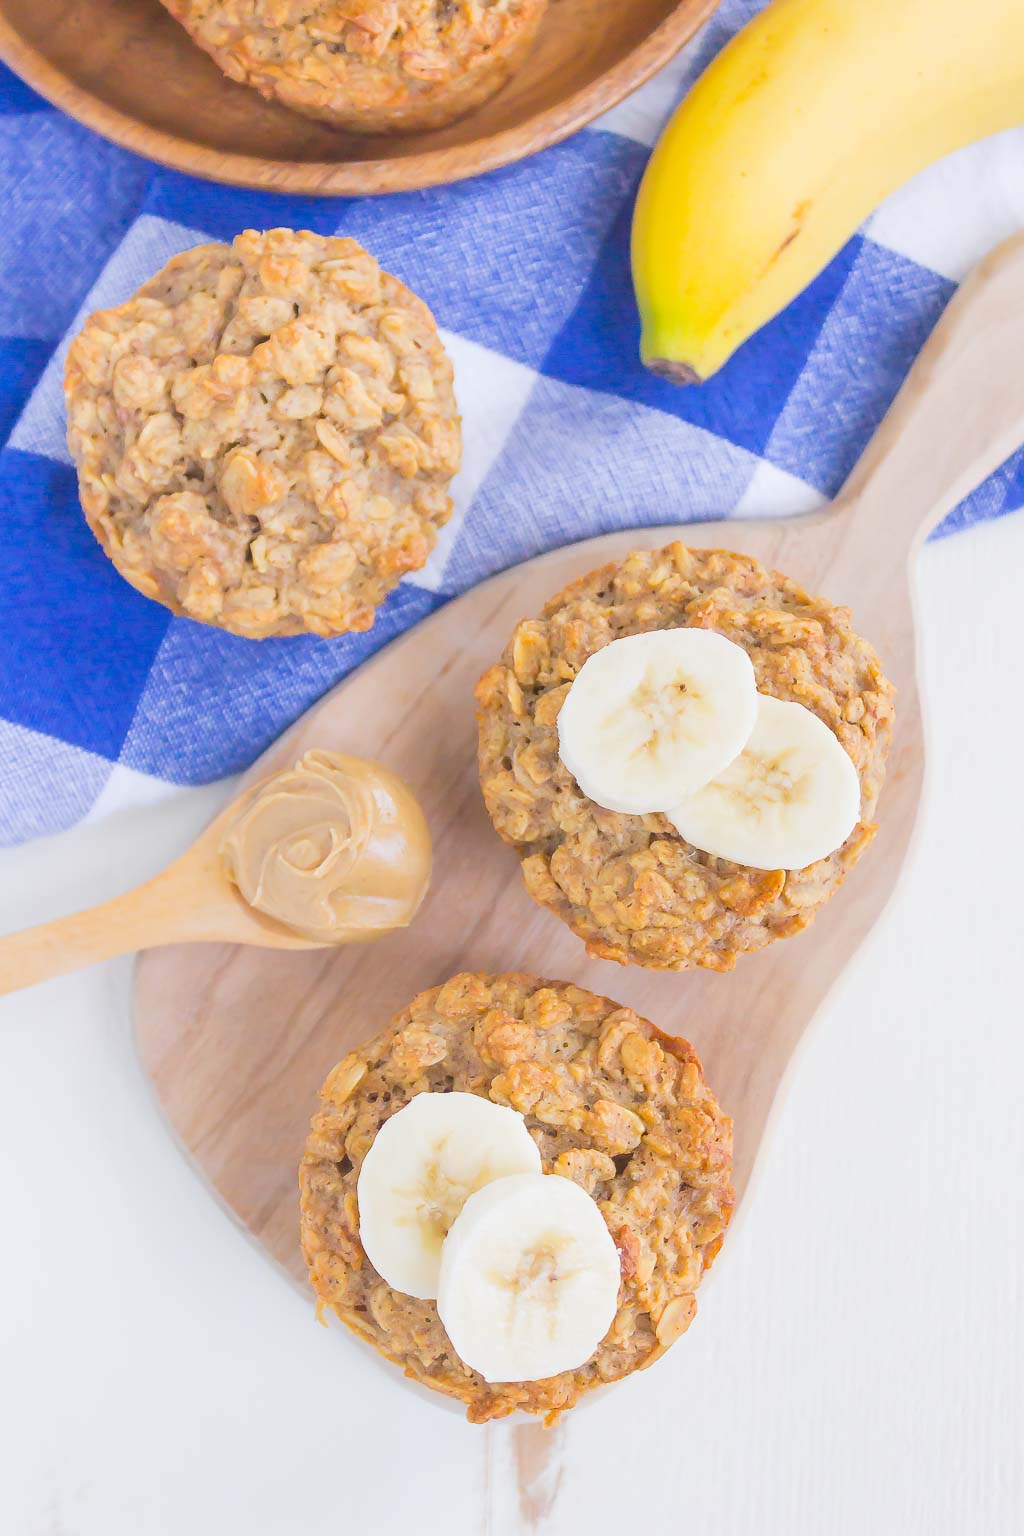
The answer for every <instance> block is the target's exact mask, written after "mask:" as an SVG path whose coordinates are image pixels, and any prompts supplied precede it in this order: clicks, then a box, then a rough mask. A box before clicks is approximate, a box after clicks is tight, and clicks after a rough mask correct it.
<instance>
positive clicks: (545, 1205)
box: [299, 973, 734, 1423]
mask: <svg viewBox="0 0 1024 1536" xmlns="http://www.w3.org/2000/svg"><path fill="white" fill-rule="evenodd" d="M731 1171H732V1122H731V1121H730V1120H729V1119H728V1118H727V1117H726V1116H725V1115H723V1113H722V1111H721V1110H720V1108H719V1106H718V1103H717V1101H716V1099H715V1097H714V1095H713V1094H712V1092H711V1090H710V1089H709V1087H708V1086H707V1084H706V1083H705V1081H704V1076H703V1073H702V1071H701V1065H700V1062H699V1061H698V1059H697V1056H696V1054H695V1052H694V1051H693V1048H692V1047H691V1046H690V1045H688V1044H687V1042H686V1041H685V1040H680V1039H677V1038H675V1037H670V1036H668V1035H664V1034H662V1032H661V1031H660V1030H659V1029H657V1028H655V1026H654V1025H653V1024H650V1023H648V1022H647V1020H646V1019H643V1018H641V1017H640V1016H639V1015H638V1014H637V1013H635V1012H634V1011H633V1010H632V1009H631V1008H623V1007H620V1006H619V1005H618V1004H616V1003H614V1002H612V1001H611V1000H610V999H608V998H606V997H598V996H596V995H595V994H594V993H592V992H588V991H586V990H584V989H583V988H582V987H578V986H572V985H569V984H567V983H563V982H555V981H541V980H538V979H537V978H536V977H534V976H527V975H496V976H491V975H479V974H475V973H464V974H462V975H458V976H454V977H453V978H452V979H451V980H450V981H448V982H446V983H445V984H444V985H443V986H440V987H434V988H432V989H431V990H430V991H427V992H422V993H420V995H419V996H418V997H415V998H414V999H413V1000H412V1002H411V1003H410V1004H409V1006H408V1007H407V1008H405V1009H404V1010H403V1011H402V1012H401V1013H400V1014H399V1015H398V1017H397V1018H395V1019H394V1020H393V1021H392V1023H391V1024H390V1025H389V1026H388V1028H387V1029H385V1030H384V1031H383V1032H382V1033H380V1034H379V1035H377V1036H376V1037H375V1038H374V1039H372V1040H370V1041H368V1042H367V1043H366V1044H365V1045H362V1046H359V1047H358V1048H357V1049H356V1050H354V1051H352V1052H351V1053H350V1054H349V1055H348V1056H346V1057H345V1058H344V1059H343V1060H342V1061H341V1062H339V1064H338V1065H337V1066H336V1067H335V1068H334V1070H333V1071H332V1072H331V1073H330V1075H329V1076H328V1078H327V1080H326V1082H325V1083H324V1085H323V1087H322V1089H321V1090H320V1104H319V1107H318V1109H317V1111H316V1113H315V1114H314V1116H313V1121H312V1126H311V1129H310V1133H309V1137H308V1139H307V1142H306V1150H305V1156H304V1158H303V1161H302V1166H301V1169H300V1174H299V1182H300V1188H301V1208H302V1248H303V1253H304V1255H305V1259H306V1263H307V1265H308V1268H309V1276H310V1280H311V1282H312V1285H313V1289H314V1291H315V1292H316V1296H317V1301H318V1306H320V1307H321V1308H329V1309H330V1310H332V1311H333V1312H334V1313H336V1314H337V1316H338V1317H340V1318H341V1320H342V1321H343V1322H344V1323H345V1324H346V1325H347V1326H348V1327H349V1328H351V1329H352V1330H353V1331H354V1332H355V1333H357V1334H359V1335H360V1336H361V1337H362V1338H363V1339H365V1340H366V1341H367V1342H368V1343H370V1344H372V1345H373V1347H374V1348H375V1349H377V1350H378V1351H379V1352H380V1353H381V1354H383V1355H384V1356H386V1358H388V1359H389V1360H392V1361H394V1363H395V1364H396V1365H399V1366H401V1367H402V1368H403V1369H404V1371H405V1374H406V1375H407V1376H409V1377H411V1378H412V1379H413V1380H414V1381H416V1382H419V1383H421V1384H422V1385H423V1386H426V1387H430V1388H433V1389H434V1390H435V1391H437V1392H441V1393H445V1394H447V1395H448V1396H450V1397H453V1398H456V1399H457V1400H459V1401H460V1402H462V1403H463V1404H464V1405H465V1407H466V1411H467V1416H468V1417H469V1419H470V1420H471V1421H472V1422H474V1423H483V1422H485V1421H486V1420H489V1419H495V1418H503V1417H505V1416H506V1415H507V1414H510V1413H513V1412H515V1411H516V1410H517V1409H522V1410H524V1411H526V1412H528V1413H535V1414H542V1415H544V1416H545V1417H546V1418H547V1420H548V1421H549V1422H551V1421H552V1420H554V1419H555V1418H557V1417H558V1415H559V1414H560V1413H562V1412H563V1411H565V1410H566V1409H568V1408H571V1407H572V1406H573V1405H574V1404H575V1403H576V1402H577V1401H578V1400H579V1398H580V1397H581V1396H582V1395H583V1394H584V1393H586V1392H589V1391H590V1390H591V1389H592V1388H595V1387H599V1386H602V1385H605V1384H607V1383H611V1382H615V1381H620V1380H622V1379H623V1378H624V1377H626V1376H628V1375H631V1374H632V1372H634V1371H637V1370H641V1369H643V1368H644V1367H645V1366H648V1365H651V1364H652V1363H653V1362H654V1361H655V1360H656V1359H658V1358H659V1357H660V1356H661V1355H663V1354H664V1353H665V1351H666V1350H667V1349H668V1348H669V1347H670V1345H672V1344H673V1343H674V1342H675V1341H676V1339H678V1338H679V1337H680V1335H681V1334H682V1333H684V1332H685V1331H686V1329H687V1328H688V1327H689V1325H690V1323H691V1321H692V1319H693V1317H694V1314H695V1312H696V1310H697V1301H696V1295H695V1292H696V1289H697V1287H698V1285H699V1283H700V1280H701V1277H702V1275H703V1274H704V1273H705V1272H706V1271H707V1270H708V1269H709V1268H710V1267H711V1264H712V1262H713V1260H714V1258H715V1256H716V1254H717V1253H718V1250H719V1248H720V1247H721V1244H722V1239H723V1235H724V1233H725V1229H726V1226H727V1225H728V1222H729V1218H730V1216H731V1214H732V1209H733V1200H734V1196H733V1188H732V1182H731Z"/></svg>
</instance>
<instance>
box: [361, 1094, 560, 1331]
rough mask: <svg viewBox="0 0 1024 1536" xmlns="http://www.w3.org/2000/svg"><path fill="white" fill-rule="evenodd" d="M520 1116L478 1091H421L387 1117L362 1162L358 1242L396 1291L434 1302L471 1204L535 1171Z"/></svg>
mask: <svg viewBox="0 0 1024 1536" xmlns="http://www.w3.org/2000/svg"><path fill="white" fill-rule="evenodd" d="M540 1168H541V1160H540V1153H539V1152H538V1150H537V1146H536V1143H535V1142H534V1140H533V1137H532V1136H531V1135H530V1133H529V1131H528V1130H527V1129H526V1122H525V1121H524V1119H523V1117H522V1115H520V1114H519V1113H517V1111H516V1110H514V1109H506V1108H504V1106H503V1105H501V1104H492V1103H491V1101H490V1099H482V1098H480V1097H479V1096H478V1095H477V1094H475V1093H420V1094H417V1096H416V1097H415V1098H414V1099H412V1100H411V1101H410V1102H409V1103H408V1104H406V1106H405V1107H404V1109H400V1110H399V1111H398V1113H397V1114H395V1115H392V1116H391V1118H390V1120H385V1122H384V1124H383V1125H382V1126H381V1128H380V1130H379V1131H378V1132H377V1135H376V1137H375V1139H374V1141H373V1145H372V1146H371V1147H370V1150H369V1151H368V1152H367V1154H366V1156H365V1157H364V1158H363V1164H362V1167H361V1168H360V1170H359V1181H358V1184H357V1186H356V1193H357V1196H358V1201H359V1238H360V1241H361V1242H362V1245H363V1247H364V1249H365V1250H366V1253H367V1256H368V1258H369V1260H370V1263H371V1264H372V1265H373V1267H374V1269H375V1270H376V1271H377V1273H378V1274H379V1275H381V1276H382V1277H383V1278H384V1279H385V1280H386V1281H387V1283H388V1285H390V1286H392V1287H393V1288H394V1289H395V1290H396V1291H404V1293H405V1294H406V1295H407V1296H418V1297H420V1298H421V1300H424V1301H432V1300H433V1299H434V1297H435V1296H436V1295H437V1283H438V1272H439V1269H440V1264H441V1244H442V1243H443V1242H444V1239H445V1235H446V1234H447V1232H448V1228H449V1227H450V1226H451V1224H452V1222H453V1221H454V1220H455V1218H456V1217H457V1216H458V1214H459V1212H460V1211H461V1210H462V1207H463V1205H464V1203H465V1201H466V1199H467V1198H468V1197H469V1196H470V1195H471V1194H473V1193H474V1191H476V1190H478V1189H482V1188H483V1186H484V1185H485V1184H488V1183H490V1181H491V1180H492V1179H500V1178H504V1177H505V1176H506V1175H507V1174H513V1173H537V1174H539V1172H540Z"/></svg>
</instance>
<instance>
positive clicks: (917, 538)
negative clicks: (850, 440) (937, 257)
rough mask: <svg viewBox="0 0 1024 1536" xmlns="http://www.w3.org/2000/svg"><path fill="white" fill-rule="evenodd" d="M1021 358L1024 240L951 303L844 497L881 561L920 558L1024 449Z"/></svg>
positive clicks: (994, 259) (1011, 243)
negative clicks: (888, 553) (959, 509)
mask: <svg viewBox="0 0 1024 1536" xmlns="http://www.w3.org/2000/svg"><path fill="white" fill-rule="evenodd" d="M1022 358H1024V234H1020V235H1014V236H1012V237H1011V238H1010V239H1009V240H1006V241H1004V242H1003V244H1002V245H999V246H997V247H996V248H995V250H994V251H991V252H990V253H989V255H988V256H986V257H985V258H984V260H982V261H981V262H979V264H978V265H977V266H976V267H975V268H974V271H973V272H972V273H971V274H970V276H969V277H968V278H967V279H966V281H965V282H964V283H963V284H962V285H961V287H960V289H959V290H958V292H957V293H955V294H954V295H953V298H952V299H951V300H950V302H949V304H948V306H947V308H946V311H945V313H944V314H943V316H942V318H941V319H940V320H939V323H938V325H936V327H935V329H934V330H933V331H932V334H931V336H930V337H929V338H928V340H927V341H926V342H925V344H924V346H923V348H922V349H921V352H920V354H919V355H918V358H917V361H916V362H915V363H914V366H913V368H912V369H911V371H910V373H909V375H908V377H907V379H906V382H905V383H904V385H903V388H902V389H901V390H900V392H899V394H898V395H897V396H896V399H895V400H894V402H893V404H892V406H891V408H890V410H889V413H888V415H887V416H886V418H885V420H884V421H883V422H882V425H881V426H880V427H879V429H878V431H877V432H876V433H875V435H874V437H873V438H872V439H871V442H870V443H869V445H868V447H867V449H866V450H865V452H864V454H863V456H862V458H861V459H860V461H859V463H858V464H857V466H856V468H855V469H854V471H853V473H852V474H851V475H850V477H849V479H848V480H847V482H846V484H845V485H844V487H843V489H842V491H841V492H840V494H839V497H838V498H837V501H836V506H837V508H846V509H847V510H849V511H855V513H856V522H855V529H856V531H855V533H853V535H852V536H853V538H855V539H856V540H857V541H862V540H863V541H865V547H871V548H873V549H874V551H875V554H876V558H878V557H879V555H880V553H881V552H883V551H885V550H886V549H892V548H893V547H894V546H902V547H903V548H905V549H906V550H908V551H909V552H910V553H911V554H913V553H914V552H915V551H916V549H917V548H918V547H919V545H920V544H921V543H923V541H924V540H925V539H926V538H927V536H928V534H929V533H931V531H932V529H933V528H934V527H935V526H936V525H937V524H938V523H940V522H941V521H942V519H943V518H944V517H945V516H946V514H947V513H948V512H951V511H952V510H953V508H954V507H955V506H956V505H957V504H958V503H959V502H960V501H962V500H963V498H964V497H965V496H967V495H968V494H969V493H970V492H971V491H973V490H974V488H975V487H976V486H977V485H980V483H981V481H982V480H984V479H985V477H986V476H987V475H990V474H991V473H992V471H993V470H995V469H998V467H999V465H1000V464H1002V463H1003V462H1004V460H1005V459H1007V458H1008V457H1009V456H1010V454H1011V453H1012V452H1013V451H1014V449H1016V448H1017V447H1019V446H1020V444H1021V443H1022V442H1024V386H1022V384H1021V359H1022ZM867 541H870V546H869V545H868V543H867Z"/></svg>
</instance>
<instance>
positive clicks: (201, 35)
mask: <svg viewBox="0 0 1024 1536" xmlns="http://www.w3.org/2000/svg"><path fill="white" fill-rule="evenodd" d="M717 3H718V0H632V3H630V4H628V5H623V4H621V3H619V0H365V3H362V4H360V5H358V6H351V5H347V4H345V3H344V0H309V3H303V4H301V5H295V4H282V3H281V0H245V3H244V4H242V3H239V0H164V3H161V0H118V4H117V5H111V4H109V0H75V3H73V4H68V3H67V0H0V57H2V58H3V59H4V60H5V61H6V62H7V63H8V64H9V65H10V66H11V67H12V68H13V69H14V70H16V71H17V72H18V74H20V75H21V76H22V78H23V79H25V80H27V81H28V83H29V84H30V85H32V86H34V87H35V88H36V90H38V91H40V92H41V93H42V94H43V95H44V96H46V97H47V98H48V99H49V100H50V101H52V102H53V103H54V104H55V105H56V106H58V107H61V108H62V109H63V110H64V111H66V112H69V113H70V114H71V115H72V116H73V117H77V118H78V119H79V120H80V121H82V122H84V123H86V124H87V125H88V126H89V127H91V128H94V129H96V131H97V132H99V133H102V134H104V135H106V137H107V138H110V139H113V140H114V141H115V142H116V143H119V144H122V145H124V146H125V147H126V148H128V149H131V150H134V151H135V152H136V153H139V154H143V155H147V156H149V157H150V158H151V159H154V160H159V161H161V162H162V163H163V164H166V165H171V166H173V167H174V168H175V169H177V170H181V171H186V172H188V173H190V174H192V175H197V176H205V177H208V178H209V179H210V180H213V181H225V182H232V183H235V184H237V185H241V186H250V187H263V188H267V189H268V190H273V191H280V192H300V193H312V194H314V195H336V194H350V193H356V194H364V193H375V192H391V191H397V190H402V189H407V188H411V187H425V186H434V185H437V184H439V183H444V182H450V181H458V180H460V179H461V178H463V177H466V176H475V175H478V174H480V173H481V172H483V171H488V170H492V169H493V168H494V167H496V166H499V165H506V164H508V163H509V162H510V161H514V160H519V159H521V158H522V157H523V156H525V155H529V154H533V153H534V152H535V151H537V150H539V149H542V148H544V147H545V145H548V144H552V143H555V142H557V141H558V140H559V139H563V138H565V137H566V136H567V135H568V134H570V133H573V132H575V130H576V129H578V128H582V127H583V126H584V125H585V124H586V123H589V122H591V121H592V120H593V119H594V118H595V117H597V116H598V115H599V114H600V113H602V112H604V111H607V110H608V108H610V107H612V106H614V105H615V103H616V102H618V101H620V100H621V99H622V98H623V97H624V96H626V95H627V94H628V93H629V92H630V91H632V90H634V89H635V88H636V87H637V86H638V85H640V84H641V83H642V82H643V81H644V80H646V79H648V78H649V77H650V76H651V75H652V74H654V73H655V71H656V70H657V69H658V68H660V66H661V65H663V64H664V63H666V62H667V61H668V60H669V59H670V58H671V57H672V55H673V54H674V53H676V52H677V51H678V49H679V48H681V47H682V45H683V44H684V43H685V42H687V41H688V39H689V38H690V37H692V36H693V34H694V33H695V32H696V31H697V30H698V28H699V27H700V26H701V25H702V23H703V22H704V21H705V20H706V19H707V17H708V16H709V15H710V14H711V12H712V11H713V10H714V9H715V6H716V4H717ZM172 12H173V13H174V14H173V15H172ZM176 18H177V19H176Z"/></svg>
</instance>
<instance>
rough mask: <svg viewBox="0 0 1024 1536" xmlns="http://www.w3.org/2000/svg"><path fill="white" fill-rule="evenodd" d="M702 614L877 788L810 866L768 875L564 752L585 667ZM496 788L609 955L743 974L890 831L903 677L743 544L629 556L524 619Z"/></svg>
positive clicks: (552, 903)
mask: <svg viewBox="0 0 1024 1536" xmlns="http://www.w3.org/2000/svg"><path fill="white" fill-rule="evenodd" d="M677 625H696V626H700V627H703V628H707V629H713V630H716V631H718V632H719V633H721V634H723V635H725V636H726V637H727V638H728V639H730V640H732V641H734V642H735V643H736V644H738V645H741V646H743V648H744V649H745V650H746V651H747V652H748V654H749V656H750V658H751V661H752V663H753V666H754V672H755V676H756V679H757V687H758V689H759V691H760V692H762V693H767V694H771V695H773V696H774V697H776V698H779V699H785V700H790V701H792V702H794V703H797V704H802V705H804V706H805V707H806V708H807V709H809V710H811V711H813V713H814V714H816V715H817V716H818V717H819V718H820V719H821V720H823V721H824V723H825V724H826V725H827V726H828V727H829V729H830V730H832V731H833V732H834V733H835V734H836V736H837V737H838V739H839V741H840V743H841V744H842V746H843V747H844V748H845V750H846V752H847V753H848V754H849V756H850V758H851V759H852V761H853V763H854V766H855V767H856V769H857V773H858V775H859V778H860V783H861V820H860V822H859V824H858V825H857V827H856V828H855V829H854V831H853V832H852V833H851V835H850V837H849V838H848V839H847V840H846V842H845V843H844V844H843V846H842V847H841V848H839V849H837V850H836V852H835V853H833V854H831V855H830V856H829V857H828V858H825V859H821V860H819V861H818V862H817V863H816V864H812V865H810V866H808V867H807V868H806V869H801V870H791V871H786V870H781V869H779V870H754V869H749V868H746V867H745V866H743V865H738V864H733V863H730V862H729V861H727V860H725V859H718V858H715V857H713V856H712V855H710V854H706V853H702V852H700V851H699V850H698V849H696V848H694V847H692V846H691V845H690V844H689V843H687V842H685V841H684V840H683V838H682V837H680V835H679V834H678V832H677V831H676V829H675V827H674V826H673V825H672V823H671V822H670V821H669V820H668V818H667V817H665V816H663V815H646V816H630V815H623V814H621V813H619V812H616V811H609V810H606V809H605V808H604V807H602V806H599V805H597V804H595V803H594V801H592V800H590V799H588V798H587V796H586V795H584V793H583V791H582V790H581V789H580V787H579V785H578V784H577V783H576V780H575V779H574V778H573V777H572V775H571V774H570V773H569V771H568V769H567V768H566V767H565V766H564V764H563V763H562V761H561V759H560V757H559V755H558V731H557V725H556V722H557V719H558V712H559V709H560V707H561V704H562V701H563V699H564V698H565V696H566V694H567V693H568V690H569V687H570V685H571V683H572V681H573V679H574V678H575V676H576V674H577V672H578V671H579V670H580V668H581V667H582V665H583V663H584V662H585V661H586V659H587V657H588V656H590V655H591V654H592V653H593V652H594V651H597V650H599V649H601V647H603V646H605V645H607V644H609V642H611V641H612V640H616V639H618V638H620V637H621V636H623V635H630V634H637V633H640V632H641V631H645V630H654V629H665V628H671V627H673V626H677ZM476 699H477V718H478V721H479V762H480V782H481V785H482V788H483V794H484V800H485V802H486V805H487V809H488V812H489V813H490V816H491V820H492V821H493V823H494V825H495V828H496V829H497V831H498V832H499V833H500V835H501V837H502V838H503V839H504V840H505V841H506V842H507V843H511V844H512V845H513V846H514V847H515V848H516V849H517V850H518V852H519V854H520V857H521V858H522V861H523V865H522V868H523V877H524V879H525V882H526V886H527V889H528V890H529V892H530V894H531V896H533V897H534V899H535V900H536V901H538V902H540V903H541V905H543V906H546V907H548V908H549V909H550V910H551V911H553V912H555V913H557V915H558V916H559V917H561V918H562V919H563V921H565V922H566V923H568V924H569V926H570V927H571V928H572V930H573V931H574V932H575V933H577V934H579V936H580V937H581V938H582V939H584V940H585V942H586V944H587V949H588V952H589V953H590V954H592V955H594V956H595V957H599V958H602V959H607V960H617V961H619V962H620V963H623V964H627V963H629V962H631V961H632V962H635V963H637V964H640V965H645V966H649V967H652V968H654V969H661V970H685V969H687V968H689V967H691V966H698V965H699V966H706V967H709V968H710V969H712V970H720V971H721V970H728V969H730V968H731V967H732V966H733V965H734V964H735V962H736V959H737V956H739V955H741V954H745V953H749V952H752V951H754V950H758V949H761V948H763V947H764V946H765V945H766V944H770V943H771V942H772V941H773V940H774V939H777V938H783V937H786V936H788V935H790V934H794V933H797V932H799V930H800V929H802V928H804V927H805V926H806V925H807V924H808V923H809V922H810V921H811V919H812V917H813V916H814V913H815V911H816V910H817V909H818V908H819V907H820V906H821V905H822V904H823V903H824V902H825V901H827V900H828V898H829V897H830V896H831V895H832V894H833V892H834V891H835V890H836V889H837V887H838V886H839V884H840V883H841V881H842V879H843V877H844V876H845V874H846V873H847V871H848V870H849V869H851V868H852V866H853V865H854V864H855V863H856V861H857V859H858V858H859V857H860V855H861V853H862V852H863V851H864V849H865V848H866V847H867V845H868V843H869V842H870V841H871V838H872V837H873V835H874V832H875V828H874V825H873V824H872V820H871V818H872V815H873V812H874V808H875V803H876V801H877V799H878V794H879V790H880V789H881V786H882V779H883V777H884V765H885V755H886V751H887V749H888V745H889V739H890V736H891V733H892V718H893V688H892V685H891V684H890V683H889V682H888V681H887V679H886V678H885V677H884V676H883V674H882V670H881V667H880V665H879V662H878V658H877V656H876V655H875V653H874V651H873V650H872V648H871V646H870V645H869V644H868V643H867V642H866V641H865V640H862V639H861V638H860V637H859V636H858V635H857V634H855V632H854V630H853V628H852V625H851V622H850V614H849V611H848V610H847V609H845V608H837V607H834V606H833V605H832V604H830V603H827V602H825V601H824V600H823V599H822V598H819V597H812V596H810V595H809V594H808V593H806V592H804V591H802V590H801V588H800V587H798V586H797V585H796V583H795V582H792V581H789V580H788V579H787V578H786V577H785V576H780V575H779V574H778V573H777V572H774V571H766V570H765V569H764V568H763V567H762V566H761V565H759V564H758V562H757V561H756V560H753V559H750V558H749V557H748V556H745V555H737V554H732V553H730V552H729V551H727V550H700V549H689V548H687V547H686V546H684V545H683V544H680V543H675V544H670V545H669V546H668V547H667V548H665V549H657V550H650V551H642V552H639V553H636V554H632V555H630V556H629V557H628V558H627V559H626V560H624V561H623V562H622V563H621V564H619V565H614V564H612V565H607V566H604V567H602V568H601V569H600V570H597V571H593V572H591V573H589V574H588V575H586V576H583V577H581V578H580V579H579V580H578V581H576V582H574V583H573V584H572V585H571V586H569V587H566V589H565V590H564V591H562V592H559V593H557V594H556V595H555V596H554V597H553V598H551V600H550V602H548V603H547V604H546V605H545V608H544V611H543V612H542V613H541V615H540V616H539V618H536V619H524V620H523V622H522V623H520V624H519V625H518V626H517V627H516V630H515V632H514V634H513V636H512V638H511V640H510V642H509V644H508V646H507V648H506V650H505V654H504V656H503V658H502V660H501V662H500V663H499V664H498V665H496V666H493V667H491V668H490V669H489V671H487V672H486V673H485V674H484V676H483V677H482V678H481V679H480V682H479V683H478V685H477V690H476Z"/></svg>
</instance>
